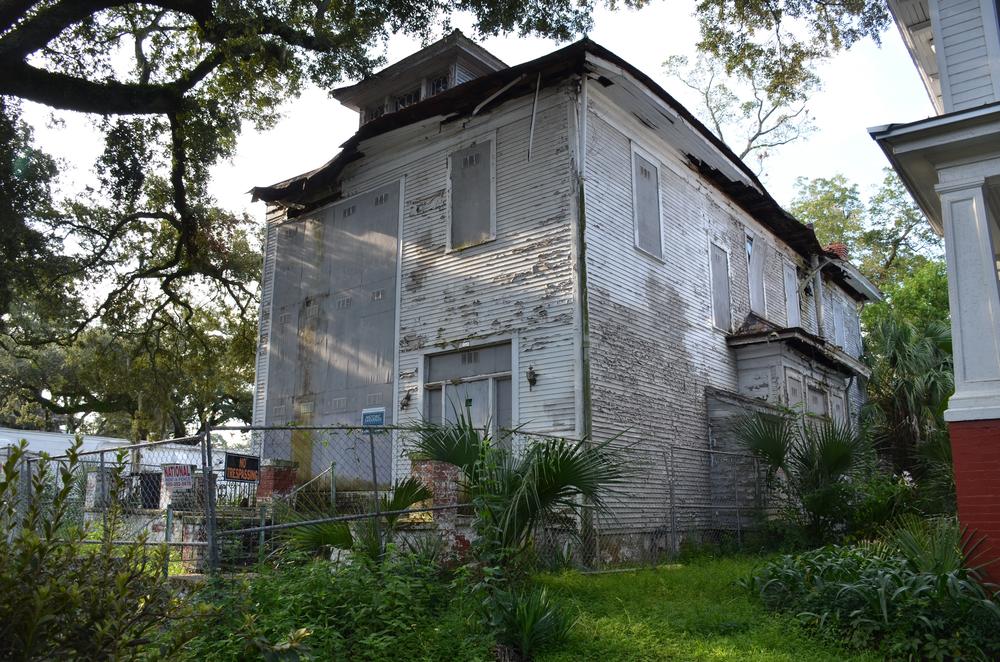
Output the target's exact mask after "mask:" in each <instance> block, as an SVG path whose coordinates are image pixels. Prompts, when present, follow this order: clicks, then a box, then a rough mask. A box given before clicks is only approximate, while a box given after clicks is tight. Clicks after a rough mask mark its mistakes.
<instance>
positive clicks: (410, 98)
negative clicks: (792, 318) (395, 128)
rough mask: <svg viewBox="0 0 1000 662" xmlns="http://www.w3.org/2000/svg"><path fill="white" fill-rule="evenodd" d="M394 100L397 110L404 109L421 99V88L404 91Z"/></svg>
mask: <svg viewBox="0 0 1000 662" xmlns="http://www.w3.org/2000/svg"><path fill="white" fill-rule="evenodd" d="M393 101H394V103H395V106H396V110H402V109H404V108H406V107H407V106H412V105H413V104H415V103H417V102H418V101H420V88H419V87H417V88H414V89H412V90H410V91H409V92H404V93H403V94H399V95H397V96H396V98H395V99H394V100H393Z"/></svg>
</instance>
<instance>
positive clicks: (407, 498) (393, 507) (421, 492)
mask: <svg viewBox="0 0 1000 662" xmlns="http://www.w3.org/2000/svg"><path fill="white" fill-rule="evenodd" d="M432 496H434V495H433V494H432V493H431V491H430V489H428V488H427V486H426V485H424V484H423V483H422V482H420V480H418V479H417V478H414V477H413V476H410V477H409V478H404V479H403V480H401V481H399V482H398V483H396V485H395V487H393V488H392V492H391V493H390V494H384V495H382V503H381V507H382V511H383V512H393V511H397V510H406V509H407V508H412V507H413V506H415V505H416V504H418V503H420V502H421V501H427V500H428V499H430V498H431V497H432ZM399 517H400V516H399V515H386V516H385V519H386V522H387V523H388V525H389V526H390V527H392V526H395V525H396V522H397V521H398V520H399Z"/></svg>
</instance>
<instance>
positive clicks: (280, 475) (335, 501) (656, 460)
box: [22, 426, 767, 574]
mask: <svg viewBox="0 0 1000 662" xmlns="http://www.w3.org/2000/svg"><path fill="white" fill-rule="evenodd" d="M409 434H410V432H409V431H407V430H405V429H401V428H392V427H375V428H372V427H357V426H338V427H322V426H313V427H292V426H274V427H219V428H213V429H211V430H209V431H208V432H207V433H202V434H199V435H195V436H190V437H184V438H179V439H167V440H163V441H155V442H145V443H141V444H135V445H131V446H125V447H121V448H110V449H101V450H95V451H88V452H85V453H78V454H76V456H75V458H70V457H69V456H68V455H62V456H58V457H53V458H46V461H47V462H49V463H51V464H55V465H58V466H60V467H62V468H66V467H69V466H70V465H72V467H73V472H72V478H71V480H72V481H73V482H74V489H73V509H72V518H73V521H74V523H77V524H80V525H83V526H87V527H90V529H91V530H92V531H94V532H101V533H104V531H105V527H108V526H110V524H109V521H110V518H114V526H115V530H114V531H113V532H111V533H109V534H108V535H111V537H112V538H113V541H112V542H113V544H145V545H162V546H163V547H164V548H165V549H167V550H169V560H168V563H167V564H166V566H165V568H164V571H165V572H170V573H174V574H177V573H188V572H195V573H201V572H207V571H211V570H215V569H220V568H221V569H238V568H240V567H246V566H250V565H253V564H254V563H256V562H257V561H259V560H260V559H263V558H266V557H267V556H268V555H270V554H271V553H272V552H273V551H274V550H276V549H279V548H282V547H283V546H286V545H288V544H290V543H294V542H295V540H296V535H298V534H297V533H296V532H299V531H302V530H304V529H309V528H312V529H316V530H317V533H316V535H317V536H320V534H322V535H329V536H334V537H336V536H337V535H341V536H353V537H354V539H355V540H357V539H358V538H360V537H363V536H374V540H376V541H377V544H378V546H379V549H380V550H381V549H382V548H383V546H384V545H385V543H386V541H387V540H389V539H390V538H391V537H392V536H394V535H396V536H399V537H400V539H401V540H403V541H416V540H419V539H421V538H437V539H440V540H444V541H445V542H446V543H448V544H449V545H451V546H453V547H454V546H456V545H458V546H460V544H459V543H462V542H464V543H465V544H468V542H469V541H470V540H472V539H473V538H474V535H475V533H474V531H473V530H472V527H471V517H470V515H471V513H470V510H469V508H470V507H469V505H468V504H466V503H464V500H463V498H462V495H461V489H460V486H459V485H458V484H457V482H458V474H457V472H455V471H452V472H451V473H449V472H447V471H443V470H442V469H441V468H440V467H437V466H434V465H432V464H427V463H422V462H419V461H414V460H411V459H410V456H409V453H408V449H409V448H410V447H411V445H410V443H409V442H410V439H409V438H408V435H409ZM552 438H553V437H552V435H547V434H535V433H526V432H523V431H512V432H511V433H510V436H509V438H508V439H507V441H506V442H505V443H509V444H510V445H511V448H512V450H513V452H515V453H517V452H519V450H520V449H523V448H524V447H525V446H527V445H530V444H533V443H544V442H545V441H546V440H550V439H552ZM616 444H617V445H616V448H617V450H619V451H620V452H621V453H622V454H623V456H624V457H625V458H626V460H627V464H629V478H628V480H627V482H626V483H625V484H624V485H623V486H622V487H621V488H620V489H619V490H618V491H617V492H616V493H614V494H612V495H611V496H610V498H608V499H607V504H606V505H607V508H606V509H605V510H603V511H600V512H595V511H590V510H585V511H584V515H583V516H582V517H581V516H579V515H578V514H574V513H557V514H555V515H554V516H553V517H551V518H550V519H549V520H548V521H546V522H545V523H543V525H542V526H541V527H540V529H539V531H538V532H537V535H536V545H535V551H536V553H537V555H538V557H539V561H540V562H541V563H543V564H563V563H571V564H576V565H582V566H587V567H596V568H602V567H610V566H615V565H622V564H645V563H656V562H659V561H661V560H663V559H664V558H668V557H670V556H673V555H676V554H677V553H678V552H679V551H681V550H682V549H683V548H684V546H685V545H700V544H713V543H714V544H721V543H732V544H736V545H739V544H742V541H743V539H744V536H745V534H746V532H747V531H748V530H750V529H751V528H752V525H753V521H754V514H755V513H757V512H760V511H761V510H762V509H763V508H765V507H766V505H767V494H766V491H765V490H764V487H763V480H762V476H761V472H760V468H759V467H758V465H757V462H756V460H755V459H754V458H753V457H751V456H749V455H747V454H743V453H739V452H734V451H731V450H715V449H708V448H697V447H690V446H685V445H674V444H669V443H662V442H642V441H639V442H636V441H631V442H627V441H624V438H623V439H622V440H618V441H617V442H616ZM41 461H42V458H39V457H27V458H25V459H24V460H23V465H22V468H23V469H24V472H23V473H24V475H25V476H27V477H30V476H33V475H36V474H37V472H38V463H39V462H41ZM58 474H59V472H51V473H50V477H51V480H53V481H54V484H53V487H58V485H57V484H55V483H57V482H58V481H61V478H60V477H59V475H58ZM408 477H415V478H417V479H418V480H420V481H421V482H422V483H423V484H424V485H425V486H427V487H428V488H430V491H431V492H432V494H433V498H432V499H431V501H430V502H422V503H417V504H415V505H410V504H408V505H409V507H402V508H400V507H396V506H395V505H393V503H394V502H393V497H394V495H395V493H396V487H397V486H398V485H399V484H400V481H402V480H404V479H405V478H408ZM400 523H402V525H401V524H400ZM322 527H326V529H325V531H319V529H320V528H322ZM337 527H340V528H337ZM397 529H398V531H397Z"/></svg>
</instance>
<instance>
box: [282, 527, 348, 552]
mask: <svg viewBox="0 0 1000 662" xmlns="http://www.w3.org/2000/svg"><path fill="white" fill-rule="evenodd" d="M287 536H288V544H289V545H290V546H291V547H294V548H295V549H298V550H300V551H304V552H310V553H313V554H320V553H323V552H325V551H326V550H328V549H329V548H331V547H333V548H335V549H351V547H353V546H354V539H353V537H352V536H351V529H350V528H349V527H348V526H347V522H323V523H321V524H304V525H302V526H298V527H295V528H293V529H289V531H288V534H287Z"/></svg>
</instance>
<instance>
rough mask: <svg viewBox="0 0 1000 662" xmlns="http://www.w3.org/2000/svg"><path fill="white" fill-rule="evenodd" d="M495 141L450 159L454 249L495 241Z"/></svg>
mask: <svg viewBox="0 0 1000 662" xmlns="http://www.w3.org/2000/svg"><path fill="white" fill-rule="evenodd" d="M492 158H493V141H491V140H487V141H484V142H480V143H476V144H475V145H473V146H472V147H467V148H465V149H461V150H459V151H457V152H454V153H452V155H451V156H450V168H451V241H450V246H451V248H453V249H458V248H465V247H467V246H475V245H476V244H481V243H483V242H484V241H489V240H490V239H492V238H493V184H492V172H493V167H492Z"/></svg>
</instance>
